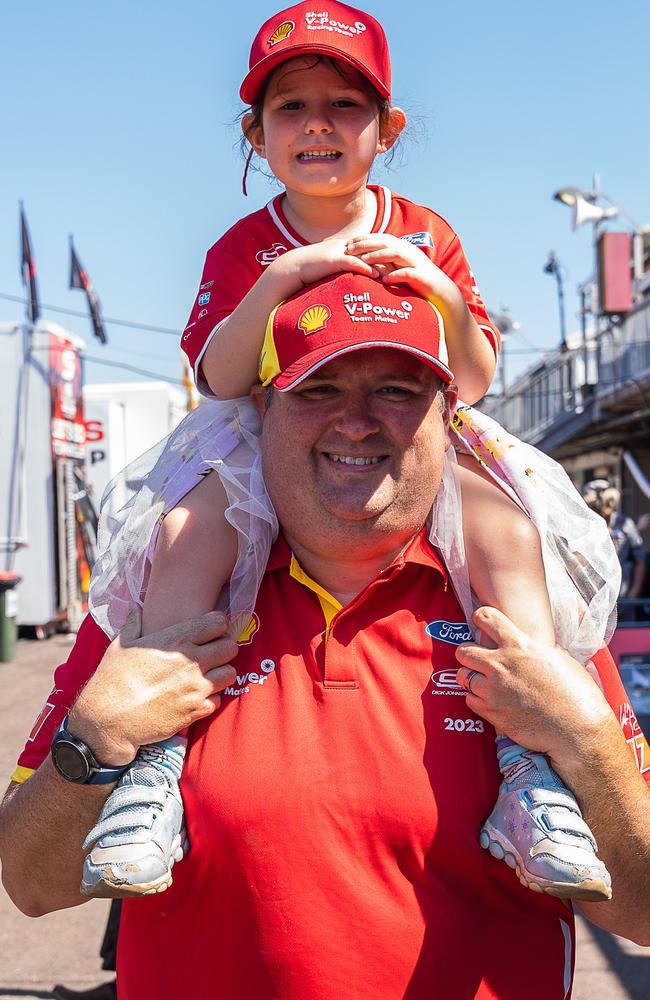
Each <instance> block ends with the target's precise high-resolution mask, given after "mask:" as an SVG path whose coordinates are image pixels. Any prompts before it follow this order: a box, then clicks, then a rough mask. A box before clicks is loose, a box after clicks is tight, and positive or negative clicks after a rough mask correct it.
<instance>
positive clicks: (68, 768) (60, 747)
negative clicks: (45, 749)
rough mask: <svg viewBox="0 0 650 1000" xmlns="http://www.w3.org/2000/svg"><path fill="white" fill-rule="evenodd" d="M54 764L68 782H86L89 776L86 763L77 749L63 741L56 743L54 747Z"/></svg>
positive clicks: (72, 744)
mask: <svg viewBox="0 0 650 1000" xmlns="http://www.w3.org/2000/svg"><path fill="white" fill-rule="evenodd" d="M54 750H55V758H54V760H55V764H56V767H57V770H59V771H60V772H61V774H62V775H63V777H64V778H67V779H68V781H79V782H83V781H86V779H87V778H88V774H89V767H88V761H87V760H86V758H85V757H84V755H83V753H82V752H81V750H80V749H79V747H77V746H75V744H74V743H68V742H67V741H66V740H64V739H60V740H58V741H57V743H56V745H55V747H54Z"/></svg>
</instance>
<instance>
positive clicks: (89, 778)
mask: <svg viewBox="0 0 650 1000" xmlns="http://www.w3.org/2000/svg"><path fill="white" fill-rule="evenodd" d="M50 752H51V754H52V762H53V763H54V766H55V768H56V769H57V771H58V772H59V774H60V775H61V777H62V778H65V780H66V781H73V782H75V784H77V785H108V784H110V783H111V782H112V781H119V779H120V778H121V777H122V775H123V774H124V772H125V771H127V770H128V769H129V768H130V767H131V764H123V765H120V767H104V765H103V764H100V763H99V761H98V760H97V758H96V757H95V755H94V754H93V752H92V750H91V749H90V747H89V746H87V745H86V744H85V743H84V742H83V740H80V739H79V738H78V737H77V736H73V735H72V733H69V732H68V716H67V715H66V717H65V719H64V720H63V722H62V723H61V725H60V726H59V728H58V729H57V731H56V733H55V734H54V739H53V740H52V748H51V751H50Z"/></svg>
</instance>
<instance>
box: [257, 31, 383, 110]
mask: <svg viewBox="0 0 650 1000" xmlns="http://www.w3.org/2000/svg"><path fill="white" fill-rule="evenodd" d="M310 53H311V54H313V55H322V56H330V57H331V58H332V59H340V60H341V62H344V63H347V64H348V65H349V66H352V67H353V68H354V69H356V70H358V71H359V72H360V73H361V75H362V76H365V78H366V80H370V82H371V83H372V85H373V87H376V89H377V90H378V91H379V93H380V94H381V96H382V97H385V98H390V90H388V89H387V88H386V84H385V83H382V81H381V80H380V79H379V78H378V77H376V76H375V74H374V73H371V72H370V70H369V69H368V67H367V66H366V65H365V63H363V62H361V61H360V60H359V59H355V58H354V57H353V56H349V55H347V54H346V53H345V52H341V50H340V49H336V48H334V47H330V46H328V45H315V44H313V43H308V42H300V43H298V44H296V45H293V46H284V48H282V49H281V50H280V51H279V52H271V53H269V55H268V56H265V58H264V59H262V60H260V62H258V63H257V65H256V66H254V67H253V69H252V70H251V71H250V72H249V73H248V74H247V75H246V76H245V77H244V80H243V83H242V85H241V87H240V88H239V96H240V97H241V99H242V101H243V102H244V104H248V105H253V104H255V102H256V99H257V97H258V95H259V92H260V89H261V87H262V84H263V83H264V80H265V79H266V78H267V76H268V75H269V73H271V72H273V70H274V69H275V67H276V66H279V65H280V63H283V62H286V61H287V60H288V59H293V58H294V56H300V55H309V54H310Z"/></svg>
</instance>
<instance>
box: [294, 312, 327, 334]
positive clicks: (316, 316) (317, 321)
mask: <svg viewBox="0 0 650 1000" xmlns="http://www.w3.org/2000/svg"><path fill="white" fill-rule="evenodd" d="M331 315H332V311H331V309H330V308H329V306H326V305H317V306H309V308H308V309H305V310H304V312H301V314H300V316H299V317H298V324H297V325H298V329H299V330H302V332H303V333H304V334H305V335H308V334H310V333H318V331H319V330H324V329H325V327H326V326H327V323H328V321H329V319H330V317H331Z"/></svg>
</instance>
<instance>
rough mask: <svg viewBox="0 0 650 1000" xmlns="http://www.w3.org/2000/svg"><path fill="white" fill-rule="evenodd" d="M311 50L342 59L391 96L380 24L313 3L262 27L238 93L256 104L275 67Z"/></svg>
mask: <svg viewBox="0 0 650 1000" xmlns="http://www.w3.org/2000/svg"><path fill="white" fill-rule="evenodd" d="M310 52H313V53H317V54H319V55H324V56H331V57H332V58H333V59H342V60H343V62H346V63H349V64H350V66H354V67H355V69H358V70H359V72H360V73H363V75H364V76H365V77H366V78H367V79H368V80H370V82H371V83H372V84H373V86H375V87H376V88H377V90H378V91H379V93H380V94H381V96H382V97H388V98H389V97H390V83H391V79H390V54H389V52H388V42H387V41H386V35H385V34H384V29H383V28H382V26H381V24H380V23H379V21H377V20H376V19H375V18H374V17H373V16H372V15H371V14H366V13H365V12H364V11H362V10H357V8H356V7H348V5H347V4H345V3H336V2H332V3H330V2H328V3H326V4H324V5H323V9H320V10H319V8H318V7H314V4H313V3H311V0H310V2H309V3H298V4H296V5H295V7H287V9H286V10H281V11H280V12H279V13H278V14H274V15H273V17H270V18H269V20H268V21H265V23H264V24H263V25H262V27H261V28H260V30H259V31H258V33H257V35H256V36H255V40H254V42H253V45H252V47H251V54H250V58H249V61H248V65H249V71H248V74H247V75H246V77H245V78H244V82H243V83H242V85H241V88H240V91H239V94H240V96H241V99H242V101H244V103H245V104H255V102H256V101H257V99H258V96H259V92H260V88H261V87H262V84H263V83H264V81H265V79H266V78H267V76H268V75H269V73H270V72H271V71H272V70H274V69H275V67H276V66H278V65H279V64H280V63H281V62H284V61H285V60H286V59H292V58H293V57H294V56H299V55H302V54H303V53H307V54H308V53H310Z"/></svg>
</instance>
